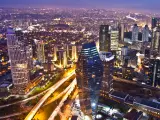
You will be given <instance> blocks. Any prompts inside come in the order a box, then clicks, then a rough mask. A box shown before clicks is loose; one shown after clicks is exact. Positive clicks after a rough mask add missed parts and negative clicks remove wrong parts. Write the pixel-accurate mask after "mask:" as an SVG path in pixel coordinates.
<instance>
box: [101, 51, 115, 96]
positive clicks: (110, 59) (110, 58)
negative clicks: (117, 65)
mask: <svg viewBox="0 0 160 120" xmlns="http://www.w3.org/2000/svg"><path fill="white" fill-rule="evenodd" d="M100 58H101V60H102V64H103V79H102V87H101V92H102V93H108V92H109V91H111V90H112V89H113V78H112V72H113V65H114V59H115V57H114V55H113V54H112V53H111V52H101V51H100Z"/></svg>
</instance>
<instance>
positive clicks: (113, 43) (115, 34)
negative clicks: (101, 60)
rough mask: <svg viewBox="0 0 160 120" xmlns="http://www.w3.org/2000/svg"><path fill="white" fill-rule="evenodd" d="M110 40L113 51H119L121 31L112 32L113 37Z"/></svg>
mask: <svg viewBox="0 0 160 120" xmlns="http://www.w3.org/2000/svg"><path fill="white" fill-rule="evenodd" d="M110 37H111V38H110V40H111V45H110V47H111V51H116V50H118V45H119V31H118V30H111V35H110Z"/></svg>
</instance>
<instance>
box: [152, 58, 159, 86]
mask: <svg viewBox="0 0 160 120" xmlns="http://www.w3.org/2000/svg"><path fill="white" fill-rule="evenodd" d="M149 78H150V81H151V85H152V86H153V87H159V86H160V59H151V60H150V65H149Z"/></svg>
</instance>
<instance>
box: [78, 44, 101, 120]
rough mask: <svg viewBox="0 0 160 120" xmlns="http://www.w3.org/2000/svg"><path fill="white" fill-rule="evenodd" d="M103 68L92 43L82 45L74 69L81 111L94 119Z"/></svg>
mask: <svg viewBox="0 0 160 120" xmlns="http://www.w3.org/2000/svg"><path fill="white" fill-rule="evenodd" d="M102 75H103V66H102V62H101V59H100V57H99V54H98V51H97V49H96V45H95V43H94V42H90V43H86V44H83V46H82V50H81V53H80V55H79V59H78V62H77V68H76V78H77V85H78V89H79V98H80V107H81V111H82V112H83V113H84V114H85V115H87V116H90V117H92V120H94V119H95V115H96V109H97V104H98V99H99V92H100V88H101V82H102Z"/></svg>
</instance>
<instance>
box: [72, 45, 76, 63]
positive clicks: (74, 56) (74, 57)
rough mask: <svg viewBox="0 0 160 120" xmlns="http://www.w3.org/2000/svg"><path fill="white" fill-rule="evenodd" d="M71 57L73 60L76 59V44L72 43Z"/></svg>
mask: <svg viewBox="0 0 160 120" xmlns="http://www.w3.org/2000/svg"><path fill="white" fill-rule="evenodd" d="M72 59H73V60H75V61H76V60H77V46H76V45H72Z"/></svg>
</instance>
